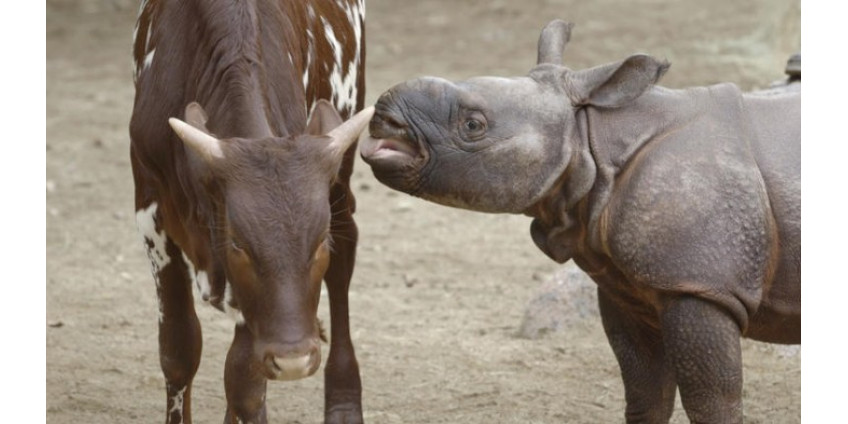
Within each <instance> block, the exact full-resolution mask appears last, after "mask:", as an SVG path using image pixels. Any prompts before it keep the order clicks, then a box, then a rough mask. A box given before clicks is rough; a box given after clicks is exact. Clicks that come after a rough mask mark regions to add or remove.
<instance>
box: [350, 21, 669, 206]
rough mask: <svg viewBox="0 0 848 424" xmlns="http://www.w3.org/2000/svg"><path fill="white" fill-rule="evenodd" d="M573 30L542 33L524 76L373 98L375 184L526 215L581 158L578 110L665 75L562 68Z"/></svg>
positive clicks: (611, 102)
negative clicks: (534, 63) (534, 62)
mask: <svg viewBox="0 0 848 424" xmlns="http://www.w3.org/2000/svg"><path fill="white" fill-rule="evenodd" d="M571 27H572V25H571V24H568V23H565V22H563V21H559V20H557V21H553V22H551V23H550V24H548V25H547V26H546V27H545V29H544V30H543V31H542V34H541V36H540V38H539V55H538V64H537V66H536V67H535V68H534V69H532V70H531V71H530V73H529V74H528V75H527V76H525V77H517V78H498V77H477V78H471V79H469V80H467V81H462V82H455V83H454V82H450V81H446V80H444V79H440V78H433V77H425V78H419V79H415V80H411V81H407V82H404V83H401V84H398V85H396V86H394V87H392V88H391V89H390V90H389V91H387V92H386V93H384V94H383V95H382V96H380V98H379V99H378V101H377V104H376V105H375V109H376V111H375V114H374V117H373V118H372V120H371V123H370V133H371V135H370V137H368V138H366V139H365V140H363V143H362V144H361V147H360V148H361V154H362V157H363V159H364V160H365V162H367V163H368V164H369V165H371V168H372V170H373V172H374V175H375V176H376V177H377V179H379V180H380V181H381V182H383V183H384V184H386V185H388V186H389V187H392V188H394V189H396V190H400V191H403V192H406V193H409V194H412V195H416V196H420V197H422V198H425V199H427V200H431V201H433V202H436V203H441V204H444V205H448V206H454V207H460V208H465V209H472V210H477V211H483V212H510V213H521V212H524V211H525V210H526V209H527V208H528V207H530V206H532V205H533V204H534V203H535V202H537V201H538V200H539V199H540V198H541V197H542V196H544V194H545V193H546V192H547V191H548V190H550V189H551V188H552V187H553V186H554V185H555V183H556V182H557V181H558V180H559V179H560V178H561V177H562V176H563V174H564V172H565V171H566V168H567V167H568V165H569V163H570V162H572V161H574V160H580V159H581V158H580V157H579V155H584V156H585V155H586V154H588V149H579V143H580V140H581V134H580V133H581V131H582V130H581V129H580V128H579V125H578V116H577V114H578V111H579V110H580V109H581V108H584V107H587V106H594V107H599V108H618V107H623V106H626V105H627V104H628V103H630V102H632V101H633V100H635V99H636V98H637V97H639V96H640V95H641V94H642V93H644V92H645V91H646V90H647V89H648V88H650V87H651V86H652V85H653V84H654V83H655V82H656V81H657V80H658V79H659V77H660V76H662V74H663V73H664V72H665V70H666V69H667V68H668V64H667V63H665V62H660V61H658V60H656V59H654V58H652V57H650V56H646V55H634V56H631V57H628V58H627V59H624V60H622V61H620V62H616V63H611V64H607V65H603V66H598V67H595V68H590V69H586V70H581V71H572V70H570V69H568V68H566V67H564V66H562V65H561V62H562V51H563V49H564V47H565V45H566V44H567V42H568V40H569V38H570V34H571ZM583 138H585V137H583ZM584 144H585V142H584ZM578 152H579V153H578ZM582 159H584V160H587V158H585V157H583V158H582ZM588 159H590V158H588ZM571 177H572V178H583V179H584V180H585V181H582V182H581V181H571V184H578V185H579V184H581V183H583V184H589V185H591V182H592V178H593V177H594V174H592V175H583V176H580V175H573V176H571Z"/></svg>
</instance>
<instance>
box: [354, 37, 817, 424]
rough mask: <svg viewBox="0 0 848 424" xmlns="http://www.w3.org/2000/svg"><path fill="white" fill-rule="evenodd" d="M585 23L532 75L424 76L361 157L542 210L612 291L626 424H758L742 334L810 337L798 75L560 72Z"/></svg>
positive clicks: (437, 184) (565, 252)
mask: <svg viewBox="0 0 848 424" xmlns="http://www.w3.org/2000/svg"><path fill="white" fill-rule="evenodd" d="M571 28H572V24H570V23H566V22H563V21H560V20H557V21H553V22H551V23H550V24H548V26H546V27H545V28H544V29H543V31H542V34H541V36H540V38H539V50H538V63H537V65H536V66H535V67H534V68H533V69H531V70H530V72H529V74H528V75H527V76H522V77H515V78H500V77H475V78H471V79H468V80H466V81H462V82H450V81H447V80H444V79H441V78H435V77H425V78H419V79H415V80H411V81H407V82H403V83H400V84H398V85H396V86H394V87H392V88H391V89H390V90H388V91H387V92H385V93H384V94H382V95H381V96H380V97H379V99H378V101H377V103H376V105H375V106H376V112H375V114H374V116H373V118H372V120H371V122H370V127H369V130H370V131H369V132H370V135H369V136H368V137H366V138H364V140H363V142H362V144H361V147H360V149H361V150H360V152H361V155H362V157H363V159H364V160H365V162H367V163H368V164H369V165H370V166H371V168H372V170H373V173H374V175H375V176H376V178H377V179H378V180H379V181H381V182H382V183H384V184H386V185H387V186H389V187H391V188H393V189H396V190H399V191H402V192H406V193H408V194H411V195H414V196H419V197H421V198H423V199H427V200H430V201H433V202H436V203H439V204H443V205H447V206H451V207H458V208H464V209H470V210H475V211H481V212H492V213H514V214H525V215H528V216H530V217H532V218H533V220H532V224H531V226H530V234H531V236H532V238H533V241H534V242H535V244H536V245H537V246H538V247H539V249H541V250H542V251H543V252H544V253H545V254H546V255H548V256H549V257H550V258H552V259H553V260H555V261H557V262H560V263H564V262H566V261H568V260H573V261H575V263H576V264H577V265H578V266H579V267H580V268H581V269H582V270H583V271H585V272H586V273H587V274H588V275H589V276H590V277H591V278H592V279H593V280H594V281H595V283H596V284H597V286H598V302H599V307H600V308H599V309H600V312H601V319H602V322H603V327H604V330H605V332H606V335H607V338H608V340H609V343H610V345H611V347H612V350H613V352H614V354H615V356H616V358H617V360H618V363H619V365H620V368H621V375H622V380H623V383H624V391H625V399H626V403H627V405H626V410H625V417H626V420H627V422H650V423H665V422H668V420H669V419H670V417H671V414H672V412H673V409H674V399H675V395H676V391H677V389H679V391H680V396H681V401H682V404H683V407H684V409H685V411H686V414H687V416H688V418H689V419H690V420H691V421H693V422H699V423H702V422H703V423H706V422H716V423H717V422H721V423H735V422H741V421H742V362H741V348H740V337H748V338H751V339H754V340H760V341H765V342H772V343H782V344H798V343H800V342H801V90H800V82H799V83H794V84H784V85H782V86H781V87H778V88H774V89H770V90H765V91H762V92H751V93H743V92H742V91H741V90H740V89H739V88H738V87H737V86H736V85H734V84H731V83H722V84H717V85H711V86H707V87H695V88H687V89H669V88H663V87H660V86H658V85H656V82H657V81H658V80H659V78H660V77H661V76H662V75H663V74H664V73H665V72H666V70H667V69H668V68H669V63H668V62H666V61H663V60H658V59H655V58H654V57H651V56H649V55H645V54H635V55H632V56H630V57H627V58H625V59H624V60H621V61H618V62H615V63H609V64H605V65H601V66H597V67H593V68H590V69H585V70H571V69H569V68H567V67H565V66H563V65H562V54H563V50H564V48H565V46H566V44H567V42H568V41H569V38H570V34H571Z"/></svg>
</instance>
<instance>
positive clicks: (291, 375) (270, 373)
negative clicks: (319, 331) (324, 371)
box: [260, 339, 321, 380]
mask: <svg viewBox="0 0 848 424" xmlns="http://www.w3.org/2000/svg"><path fill="white" fill-rule="evenodd" d="M260 352H261V354H262V364H263V365H264V367H265V374H266V375H267V377H268V379H270V380H299V379H301V378H306V377H309V376H310V375H312V374H315V371H317V370H318V367H319V366H320V365H321V345H320V344H319V343H318V340H317V339H314V340H313V339H306V340H304V341H302V342H300V343H296V344H279V343H273V344H268V345H265V346H264V348H263V349H262V350H261V351H260Z"/></svg>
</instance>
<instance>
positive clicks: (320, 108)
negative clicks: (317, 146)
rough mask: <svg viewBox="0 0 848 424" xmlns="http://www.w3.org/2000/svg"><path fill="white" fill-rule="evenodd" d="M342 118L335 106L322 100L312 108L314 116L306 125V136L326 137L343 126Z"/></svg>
mask: <svg viewBox="0 0 848 424" xmlns="http://www.w3.org/2000/svg"><path fill="white" fill-rule="evenodd" d="M342 122H343V121H342V117H341V116H339V112H337V111H336V108H335V107H333V105H332V104H331V103H330V102H328V101H326V100H324V99H320V100H318V101H317V102H315V105H314V106H313V107H312V115H311V116H310V117H309V122H308V123H307V124H306V134H310V135H324V134H327V133H328V132H330V131H332V130H333V129H335V128H336V127H338V126H339V125H341V124H342Z"/></svg>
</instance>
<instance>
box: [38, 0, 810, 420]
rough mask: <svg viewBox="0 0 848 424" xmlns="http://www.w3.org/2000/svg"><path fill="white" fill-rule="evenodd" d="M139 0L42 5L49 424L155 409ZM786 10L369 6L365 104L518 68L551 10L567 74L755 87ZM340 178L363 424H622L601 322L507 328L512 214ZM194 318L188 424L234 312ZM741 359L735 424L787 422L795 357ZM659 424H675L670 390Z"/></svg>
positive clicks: (521, 272)
mask: <svg viewBox="0 0 848 424" xmlns="http://www.w3.org/2000/svg"><path fill="white" fill-rule="evenodd" d="M137 7H138V5H137V3H135V2H129V1H127V0H48V1H47V146H46V148H47V169H46V173H47V193H46V196H47V211H46V220H47V282H46V284H47V299H46V301H47V317H46V318H47V324H48V328H47V340H46V342H47V422H50V423H55V424H60V423H93V424H94V423H116V422H118V423H149V422H157V421H160V420H163V419H164V407H165V392H164V381H163V378H162V376H161V373H160V371H159V360H158V354H157V334H156V331H157V330H156V316H157V312H156V311H157V307H156V299H155V291H154V285H153V279H152V278H151V276H150V272H149V264H148V262H147V258H146V255H145V253H144V251H143V249H142V244H141V241H140V239H139V238H138V236H137V235H136V229H135V221H134V211H133V201H132V199H133V197H132V193H133V186H132V177H131V173H130V162H129V154H128V153H129V137H128V130H127V127H128V122H129V117H130V113H131V108H132V99H133V93H134V89H133V86H132V75H131V59H130V45H131V41H132V29H133V25H134V21H135V14H136V11H137ZM800 8H801V6H800V1H798V0H771V1H767V0H750V1H736V0H715V1H709V2H704V1H699V0H679V1H673V2H667V1H658V0H636V1H632V0H627V1H625V0H619V1H615V0H596V1H592V2H586V1H578V0H559V1H554V0H548V1H541V0H539V1H529V0H528V1H504V0H501V1H498V0H494V1H483V0H465V1H456V0H429V1H411V0H368V2H367V18H366V21H367V43H368V44H367V46H368V57H367V69H368V71H367V72H368V74H367V75H368V80H367V81H368V91H367V93H368V101H369V103H370V102H373V101H374V100H375V99H376V97H377V96H378V95H379V94H380V93H381V92H382V91H384V90H386V89H387V88H389V87H390V86H392V85H393V84H395V83H397V82H400V81H402V80H406V79H409V78H413V77H417V76H420V75H425V74H430V75H438V76H442V77H447V78H452V79H457V78H465V77H469V76H472V75H480V74H490V75H502V76H508V75H522V74H524V73H526V72H527V71H528V70H529V69H530V67H531V66H532V65H533V64H534V61H535V57H536V47H535V44H536V40H537V38H538V34H539V30H540V29H541V28H542V26H544V24H546V23H547V22H548V21H550V20H551V19H554V18H563V19H566V20H571V21H574V22H576V24H577V26H576V27H575V30H574V34H573V37H572V41H571V45H570V46H569V47H568V50H567V52H566V55H565V57H566V62H567V64H568V65H569V66H570V67H572V68H584V67H588V66H593V65H599V64H603V63H607V62H612V61H616V60H619V59H622V58H624V57H625V56H627V55H629V54H631V53H635V52H645V53H649V54H652V55H654V56H657V57H661V58H667V59H668V60H669V61H670V62H671V63H672V67H671V69H670V70H669V72H668V73H667V74H666V76H665V77H664V79H663V81H662V85H665V86H669V87H683V86H689V85H703V84H711V83H715V82H720V81H732V82H735V83H737V84H739V85H740V86H741V87H743V88H744V89H752V88H756V87H763V86H766V85H768V83H770V82H771V81H774V80H777V79H780V78H782V70H783V66H784V63H785V61H786V59H787V58H788V56H789V55H790V54H791V53H793V52H794V51H796V50H797V49H798V48H799V46H800V15H801V9H800ZM353 188H354V191H355V193H356V195H357V199H358V212H357V215H356V217H357V222H358V223H359V227H360V234H361V237H360V245H359V253H358V264H357V268H356V271H355V275H354V280H353V284H352V288H351V295H350V298H351V324H352V331H353V334H352V335H353V340H354V343H355V346H356V348H357V354H358V358H359V362H360V365H361V371H362V380H363V385H364V394H363V398H364V408H365V418H366V420H367V421H368V422H371V423H553V422H570V423H607V422H621V421H623V410H624V400H623V388H622V385H621V382H620V377H619V371H618V366H617V364H616V362H615V360H614V358H613V355H612V351H611V350H610V348H609V347H608V345H607V341H606V338H605V337H604V334H603V331H602V329H601V325H600V319H599V317H597V316H596V315H593V314H590V315H591V316H588V317H587V318H586V319H583V320H575V321H574V323H573V324H571V325H569V326H567V327H566V328H562V329H560V330H558V331H555V332H550V333H549V334H547V335H546V336H545V337H542V338H540V339H538V340H528V339H524V338H519V337H516V332H517V330H518V328H519V326H520V324H521V320H522V316H523V314H524V310H525V307H526V305H527V304H528V302H529V301H530V300H531V299H532V298H533V296H535V294H536V293H537V290H538V289H539V287H540V286H541V285H542V284H543V283H544V282H545V281H547V280H549V279H550V278H551V276H552V275H553V274H554V273H555V272H557V271H558V270H561V269H562V266H560V265H557V264H555V263H553V262H552V261H550V260H549V259H547V258H546V257H545V256H544V255H543V254H542V253H541V252H540V251H538V250H537V249H536V247H535V246H534V245H533V243H532V241H531V240H530V237H529V231H528V228H529V224H530V219H529V218H527V217H523V216H507V215H487V214H477V213H471V212H466V211H461V210H453V209H448V208H444V207H440V206H436V205H432V204H428V203H425V202H423V201H420V200H418V199H415V198H411V197H409V196H407V195H404V194H399V193H394V192H391V191H389V190H388V189H386V188H384V187H383V186H381V185H380V184H379V183H378V182H377V181H376V180H375V179H374V177H373V176H372V174H371V171H370V170H369V169H368V168H367V167H366V166H364V164H363V163H362V162H361V161H359V162H358V163H357V169H356V172H355V175H354V179H353ZM590 296H591V295H590ZM587 301H590V302H591V301H593V299H591V298H590V299H588V300H587ZM327 303H328V302H327V299H326V297H324V298H323V299H322V303H321V309H320V314H321V316H322V317H323V318H324V320H325V321H328V320H327V309H326V307H327ZM199 314H200V318H201V322H202V323H203V332H204V352H203V359H202V362H201V365H200V370H199V372H198V375H197V378H196V379H195V383H194V401H193V410H194V416H195V420H196V422H200V423H207V422H220V421H221V419H222V416H223V411H224V407H225V400H224V394H223V379H222V375H223V362H224V357H225V354H226V349H227V347H228V345H229V342H230V340H231V337H232V326H233V324H232V323H231V322H230V321H229V320H228V318H226V317H225V316H224V315H223V314H221V313H218V312H217V311H214V310H212V309H207V308H201V309H200V310H199ZM743 360H744V365H745V368H744V378H745V388H744V407H745V417H746V422H749V423H796V422H800V420H801V418H800V417H801V358H800V353H799V351H798V350H785V349H774V348H772V347H770V346H768V345H764V344H759V343H753V342H747V341H746V342H745V343H744V349H743ZM322 386H323V378H322V376H321V374H316V375H315V376H313V377H311V378H308V379H305V380H300V381H296V382H289V383H276V382H274V383H270V384H269V387H268V397H267V399H268V415H269V419H270V421H272V422H277V423H317V422H321V420H322V418H323V412H322V409H323V387H322ZM673 422H686V418H685V414H684V412H683V410H682V409H681V408H680V406H679V401H678V408H677V410H676V412H675V415H674V418H673Z"/></svg>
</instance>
